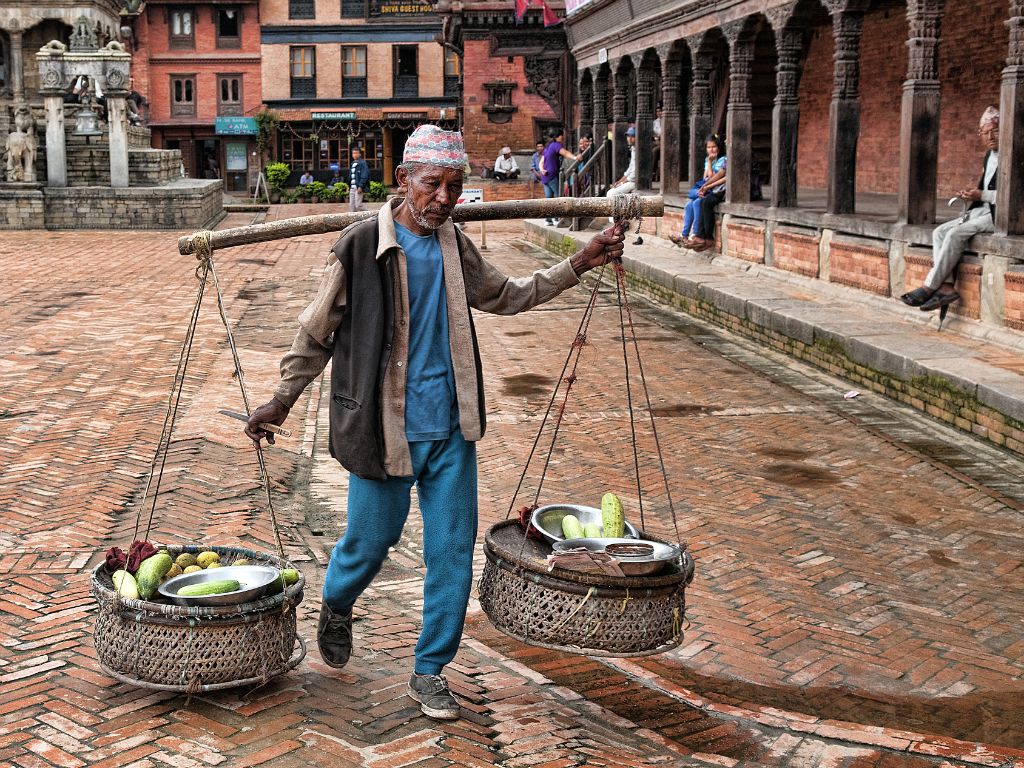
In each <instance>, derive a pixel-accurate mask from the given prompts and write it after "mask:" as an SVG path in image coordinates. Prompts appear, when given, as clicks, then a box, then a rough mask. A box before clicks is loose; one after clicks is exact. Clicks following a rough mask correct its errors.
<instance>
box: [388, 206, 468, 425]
mask: <svg viewBox="0 0 1024 768" xmlns="http://www.w3.org/2000/svg"><path fill="white" fill-rule="evenodd" d="M395 238H396V239H397V240H398V244H399V245H400V246H401V247H402V250H403V251H405V261H406V272H407V275H408V278H409V284H408V288H409V362H408V368H406V380H405V438H406V440H409V441H410V442H414V441H417V440H446V439H448V436H449V435H451V433H452V431H453V430H455V429H456V428H457V427H458V426H459V405H458V399H457V398H456V395H455V370H454V368H453V367H452V353H451V348H450V347H449V346H448V300H447V297H446V294H445V289H444V264H443V262H442V260H441V244H440V243H439V242H438V240H437V235H436V234H434V233H431V234H429V235H424V236H422V237H421V236H420V235H417V234H415V233H413V232H411V231H409V230H408V229H406V228H405V227H403V226H402V225H401V224H399V223H398V222H395Z"/></svg>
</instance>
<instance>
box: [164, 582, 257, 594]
mask: <svg viewBox="0 0 1024 768" xmlns="http://www.w3.org/2000/svg"><path fill="white" fill-rule="evenodd" d="M241 588H242V585H241V584H239V583H238V581H237V580H236V579H217V580H216V581H202V582H200V583H199V584H186V585H185V586H184V587H182V588H181V589H179V590H178V595H179V596H180V597H205V596H207V595H223V594H224V593H225V592H237V591H238V590H239V589H241Z"/></svg>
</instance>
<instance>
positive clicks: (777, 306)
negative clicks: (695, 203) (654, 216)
mask: <svg viewBox="0 0 1024 768" xmlns="http://www.w3.org/2000/svg"><path fill="white" fill-rule="evenodd" d="M525 230H526V236H527V238H528V239H530V240H531V241H533V242H535V243H537V244H539V245H541V246H542V247H544V248H546V249H548V250H550V251H552V252H554V253H556V254H558V255H559V256H565V255H567V254H568V253H570V252H572V251H573V250H575V249H576V248H577V247H579V245H581V244H582V243H583V242H585V241H586V240H588V239H589V238H590V236H592V233H582V234H580V233H568V232H565V231H564V230H556V229H554V228H549V227H546V226H544V225H543V223H542V222H539V221H528V222H526V223H525ZM623 262H624V264H625V265H626V269H627V271H628V273H629V276H630V282H631V283H632V284H633V285H634V287H636V288H638V289H640V290H641V291H642V292H644V293H646V294H648V295H650V296H653V297H655V298H657V299H658V300H659V301H662V302H665V303H667V304H670V305H672V306H674V307H676V308H678V309H681V310H683V311H685V312H687V313H688V314H691V315H694V316H695V317H699V318H701V319H703V320H707V321H710V322H712V323H715V324H716V325H720V326H722V327H724V328H727V329H728V330H731V331H733V332H735V333H739V334H741V335H743V336H746V337H748V338H752V339H755V340H757V341H759V342H761V343H763V344H765V345H767V346H769V347H771V348H773V349H776V350H780V351H783V352H786V353H787V354H790V355H792V356H793V357H796V358H798V359H800V360H803V361H805V362H809V363H812V364H814V365H816V366H818V367H820V368H822V369H824V370H827V371H829V372H832V373H835V374H838V375H841V376H844V377H846V378H848V379H849V380H851V381H854V382H856V383H857V384H859V385H861V386H864V387H868V388H870V389H872V390H875V391H877V392H880V393H882V394H885V395H887V396H889V397H892V398H893V399H896V400H899V401H901V402H903V403H906V404H908V405H911V406H913V407H914V408H917V409H918V410H921V411H924V412H925V413H928V414H929V415H931V416H933V417H935V418H937V419H940V420H942V421H944V422H946V423H949V424H953V425H955V426H958V427H959V428H961V429H963V430H965V431H968V432H971V433H973V434H975V435H978V436H981V437H983V438H985V439H987V440H989V441H991V442H993V443H995V444H997V445H1000V446H1003V447H1006V448H1009V449H1011V450H1013V451H1015V452H1017V453H1024V376H1022V375H1020V374H1019V373H1017V372H1016V371H1018V370H1022V369H1024V334H1016V333H1013V332H1010V331H1005V330H1004V331H1001V333H1000V334H999V336H1000V337H1002V339H1003V340H1004V341H1006V342H1009V344H1008V345H1007V346H1006V347H1004V348H1002V349H999V348H995V347H994V345H993V340H994V339H993V336H994V335H995V334H993V333H991V332H988V331H984V332H981V333H978V332H977V328H976V327H975V328H972V326H979V324H977V323H972V322H971V321H969V320H959V319H953V317H950V318H949V319H947V325H948V328H947V330H945V331H944V332H943V333H941V334H939V333H936V332H935V330H934V322H930V321H931V320H932V317H934V315H933V314H931V313H929V314H925V313H922V312H920V311H919V310H915V309H912V308H910V307H904V306H903V305H902V304H900V303H898V302H897V301H895V300H893V299H883V298H881V297H869V296H866V295H865V294H864V293H863V292H862V291H858V290H856V289H850V288H845V287H842V286H836V285H830V284H826V283H824V282H823V281H821V280H815V279H811V278H805V277H800V276H798V275H794V274H791V273H786V272H783V271H782V270H778V269H773V268H771V267H766V266H763V265H755V264H751V263H749V262H743V261H740V260H738V259H732V258H728V257H722V256H718V257H714V258H713V260H711V261H709V260H707V259H705V258H701V257H699V256H696V255H694V256H691V255H688V254H686V253H683V252H681V251H679V250H678V249H671V248H670V246H669V245H668V243H666V242H665V241H662V240H660V239H658V238H655V237H650V238H647V237H645V243H644V245H643V247H641V248H635V247H630V246H627V249H626V255H625V256H624V257H623ZM955 331H960V332H955ZM971 331H974V332H975V334H976V335H970V332H971ZM964 332H967V333H964ZM1008 359H1009V360H1010V361H1011V362H1015V363H1017V364H1019V367H1018V365H1008V364H1007V362H1006V361H1007V360H1008ZM989 361H994V362H997V363H999V365H996V364H994V363H993V362H989ZM1002 366H1007V367H1002Z"/></svg>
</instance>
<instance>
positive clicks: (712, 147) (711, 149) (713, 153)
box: [704, 141, 718, 160]
mask: <svg viewBox="0 0 1024 768" xmlns="http://www.w3.org/2000/svg"><path fill="white" fill-rule="evenodd" d="M704 149H705V151H706V152H707V153H708V157H709V158H710V159H711V160H717V159H718V145H717V144H715V142H713V141H709V142H708V143H707V145H706V146H705V147H704Z"/></svg>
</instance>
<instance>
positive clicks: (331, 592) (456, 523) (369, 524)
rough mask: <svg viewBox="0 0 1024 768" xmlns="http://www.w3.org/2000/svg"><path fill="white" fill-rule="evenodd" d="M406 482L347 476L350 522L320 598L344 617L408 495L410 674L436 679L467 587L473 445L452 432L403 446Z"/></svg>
mask: <svg viewBox="0 0 1024 768" xmlns="http://www.w3.org/2000/svg"><path fill="white" fill-rule="evenodd" d="M409 449H410V451H411V452H412V467H413V475H412V477H392V478H389V479H387V480H364V479H362V478H359V477H356V476H355V475H350V476H349V486H348V524H347V526H346V528H345V534H344V536H342V538H341V540H340V541H339V542H338V543H337V544H336V545H335V547H334V552H333V553H332V554H331V562H330V565H328V566H327V576H326V578H325V579H324V600H326V601H327V603H328V604H329V605H330V606H331V608H332V609H334V610H335V611H340V612H342V613H347V612H348V611H349V610H351V608H352V606H353V605H354V604H355V602H356V599H357V598H358V597H359V595H361V594H362V593H363V590H364V589H366V588H367V587H368V586H369V585H370V582H371V581H372V580H373V577H374V576H376V575H377V572H378V571H379V570H380V567H381V565H382V564H383V562H384V559H385V558H386V557H387V555H388V547H392V546H394V545H395V544H396V543H397V542H398V540H399V538H400V537H401V535H402V528H403V526H404V525H405V520H406V518H407V517H408V516H409V504H410V491H411V490H412V487H413V485H415V486H416V495H417V498H418V499H419V503H420V512H421V514H422V515H423V560H424V562H425V563H426V566H427V575H426V578H425V579H424V582H423V629H422V630H421V631H420V639H419V642H417V643H416V670H415V671H416V673H417V674H420V675H438V674H440V673H441V669H442V668H443V667H444V666H445V664H447V663H448V662H450V661H451V660H452V659H453V658H455V654H456V653H457V652H458V650H459V641H460V640H461V638H462V627H463V624H464V623H465V621H466V605H467V603H468V602H469V592H470V589H471V588H472V582H473V547H474V545H475V543H476V532H477V485H476V477H477V475H476V443H470V442H467V441H466V440H465V438H463V437H462V433H461V432H460V431H459V430H455V431H454V432H453V433H452V434H451V436H449V437H448V439H446V440H432V441H422V442H414V443H409Z"/></svg>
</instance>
